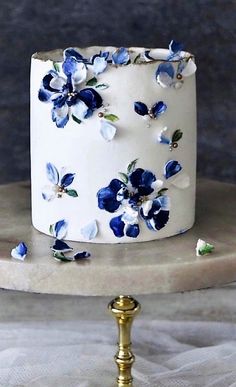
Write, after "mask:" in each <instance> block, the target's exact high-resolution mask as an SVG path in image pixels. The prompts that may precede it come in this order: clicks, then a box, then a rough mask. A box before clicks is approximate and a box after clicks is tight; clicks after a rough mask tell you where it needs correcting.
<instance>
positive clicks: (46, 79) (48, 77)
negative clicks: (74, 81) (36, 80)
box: [42, 70, 59, 92]
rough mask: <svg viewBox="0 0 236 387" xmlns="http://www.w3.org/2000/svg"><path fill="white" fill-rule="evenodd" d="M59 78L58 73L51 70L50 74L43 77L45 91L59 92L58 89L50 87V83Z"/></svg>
mask: <svg viewBox="0 0 236 387" xmlns="http://www.w3.org/2000/svg"><path fill="white" fill-rule="evenodd" d="M55 76H56V77H58V74H57V72H56V71H54V70H51V71H49V73H48V74H46V75H45V76H44V77H43V80H42V86H43V87H44V89H46V90H48V91H53V92H57V91H59V90H58V89H54V88H52V87H51V86H50V82H51V80H52V79H53V78H54V77H55Z"/></svg>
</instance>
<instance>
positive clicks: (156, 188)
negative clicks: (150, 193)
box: [151, 179, 164, 192]
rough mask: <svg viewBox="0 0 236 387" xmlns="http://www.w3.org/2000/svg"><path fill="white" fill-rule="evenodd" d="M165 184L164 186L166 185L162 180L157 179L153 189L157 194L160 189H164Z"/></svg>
mask: <svg viewBox="0 0 236 387" xmlns="http://www.w3.org/2000/svg"><path fill="white" fill-rule="evenodd" d="M163 184H164V183H163V181H162V180H160V179H157V180H155V181H154V182H153V183H152V185H151V187H152V188H153V189H154V191H155V192H157V191H159V189H160V188H162V187H163Z"/></svg>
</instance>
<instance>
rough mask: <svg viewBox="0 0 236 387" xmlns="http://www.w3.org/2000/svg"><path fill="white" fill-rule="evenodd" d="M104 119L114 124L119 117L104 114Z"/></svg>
mask: <svg viewBox="0 0 236 387" xmlns="http://www.w3.org/2000/svg"><path fill="white" fill-rule="evenodd" d="M104 118H105V119H106V120H108V121H111V122H115V121H118V120H119V117H117V116H116V115H115V114H105V115H104Z"/></svg>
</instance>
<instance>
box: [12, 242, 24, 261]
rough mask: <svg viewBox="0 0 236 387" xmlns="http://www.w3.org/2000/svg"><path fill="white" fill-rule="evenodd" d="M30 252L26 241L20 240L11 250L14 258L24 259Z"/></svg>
mask: <svg viewBox="0 0 236 387" xmlns="http://www.w3.org/2000/svg"><path fill="white" fill-rule="evenodd" d="M27 252H28V248H27V246H26V244H25V243H24V242H20V243H19V244H18V245H17V246H16V247H15V248H14V249H12V251H11V256H12V258H15V259H18V260H20V261H24V259H25V257H26V255H27Z"/></svg>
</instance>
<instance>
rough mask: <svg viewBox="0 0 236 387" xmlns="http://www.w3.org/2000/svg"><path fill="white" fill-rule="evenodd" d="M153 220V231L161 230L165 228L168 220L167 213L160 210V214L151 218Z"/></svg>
mask: <svg viewBox="0 0 236 387" xmlns="http://www.w3.org/2000/svg"><path fill="white" fill-rule="evenodd" d="M153 220H154V224H155V229H156V230H161V229H162V228H163V227H165V225H166V223H167V222H168V220H169V211H163V210H161V211H160V212H158V214H157V215H154V216H153Z"/></svg>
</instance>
